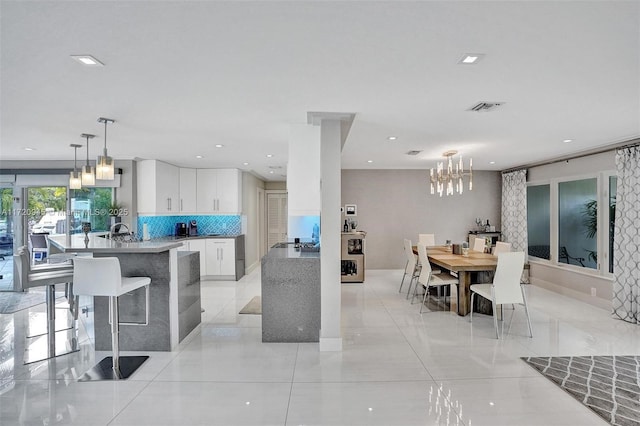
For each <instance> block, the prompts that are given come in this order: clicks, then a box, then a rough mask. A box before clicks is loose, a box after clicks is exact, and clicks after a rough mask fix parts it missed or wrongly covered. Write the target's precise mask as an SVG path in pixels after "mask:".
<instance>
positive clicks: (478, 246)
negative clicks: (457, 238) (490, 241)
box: [473, 238, 487, 253]
mask: <svg viewBox="0 0 640 426" xmlns="http://www.w3.org/2000/svg"><path fill="white" fill-rule="evenodd" d="M486 245H487V242H486V241H485V239H484V238H476V239H475V240H473V251H479V252H482V253H484V248H485V247H486Z"/></svg>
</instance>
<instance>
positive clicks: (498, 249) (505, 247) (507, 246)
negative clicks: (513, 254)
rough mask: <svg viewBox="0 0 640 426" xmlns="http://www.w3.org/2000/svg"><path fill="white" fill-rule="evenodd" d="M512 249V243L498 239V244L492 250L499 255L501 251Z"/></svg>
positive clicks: (492, 252)
mask: <svg viewBox="0 0 640 426" xmlns="http://www.w3.org/2000/svg"><path fill="white" fill-rule="evenodd" d="M510 251H511V243H503V242H502V241H498V242H497V243H496V246H495V247H494V248H493V249H492V250H491V254H493V255H495V256H497V255H498V254H499V253H505V252H510Z"/></svg>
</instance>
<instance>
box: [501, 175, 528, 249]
mask: <svg viewBox="0 0 640 426" xmlns="http://www.w3.org/2000/svg"><path fill="white" fill-rule="evenodd" d="M502 238H503V239H504V240H505V241H506V242H508V243H511V250H512V251H523V252H525V254H526V253H527V248H528V247H527V246H528V243H527V171H526V170H516V171H515V172H509V173H503V174H502Z"/></svg>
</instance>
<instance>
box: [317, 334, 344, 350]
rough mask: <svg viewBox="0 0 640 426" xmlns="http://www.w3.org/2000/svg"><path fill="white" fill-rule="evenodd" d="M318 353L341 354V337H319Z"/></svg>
mask: <svg viewBox="0 0 640 426" xmlns="http://www.w3.org/2000/svg"><path fill="white" fill-rule="evenodd" d="M319 347H320V352H341V351H342V337H321V338H320V345H319Z"/></svg>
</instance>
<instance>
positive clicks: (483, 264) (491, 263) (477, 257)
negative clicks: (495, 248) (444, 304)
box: [414, 246, 498, 272]
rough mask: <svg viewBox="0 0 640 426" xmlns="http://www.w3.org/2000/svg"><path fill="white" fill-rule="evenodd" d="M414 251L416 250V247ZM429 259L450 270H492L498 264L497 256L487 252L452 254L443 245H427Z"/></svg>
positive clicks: (470, 251) (471, 251)
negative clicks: (464, 254)
mask: <svg viewBox="0 0 640 426" xmlns="http://www.w3.org/2000/svg"><path fill="white" fill-rule="evenodd" d="M414 252H417V247H416V248H415V250H414ZM427 256H428V257H429V261H430V262H432V263H435V264H436V265H439V266H441V267H443V268H445V269H448V270H450V271H454V272H459V271H493V270H495V269H496V266H498V257H497V256H494V255H492V254H488V253H481V252H478V251H473V250H471V249H470V250H469V256H462V255H461V254H453V253H451V252H449V251H447V248H446V247H445V246H435V247H427Z"/></svg>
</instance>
